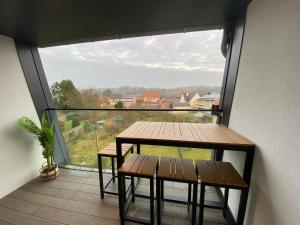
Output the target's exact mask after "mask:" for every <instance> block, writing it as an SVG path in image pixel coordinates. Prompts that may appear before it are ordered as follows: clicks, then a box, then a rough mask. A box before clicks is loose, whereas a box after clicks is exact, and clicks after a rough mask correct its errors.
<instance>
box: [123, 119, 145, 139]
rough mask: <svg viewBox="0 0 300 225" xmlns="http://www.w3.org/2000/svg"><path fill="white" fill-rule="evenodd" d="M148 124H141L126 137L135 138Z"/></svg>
mask: <svg viewBox="0 0 300 225" xmlns="http://www.w3.org/2000/svg"><path fill="white" fill-rule="evenodd" d="M149 125H150V124H149V123H148V122H142V123H140V125H139V126H138V127H136V128H135V130H134V131H133V132H132V133H131V134H130V135H128V137H129V138H132V137H133V138H136V137H137V136H138V135H139V134H140V133H142V132H143V131H144V129H145V128H146V127H147V126H149Z"/></svg>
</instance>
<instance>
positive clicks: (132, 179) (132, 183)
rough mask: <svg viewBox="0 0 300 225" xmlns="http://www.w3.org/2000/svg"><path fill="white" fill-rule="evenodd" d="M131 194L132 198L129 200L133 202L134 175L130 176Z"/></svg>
mask: <svg viewBox="0 0 300 225" xmlns="http://www.w3.org/2000/svg"><path fill="white" fill-rule="evenodd" d="M130 179H131V194H132V199H131V201H132V202H134V201H135V196H134V188H135V187H134V176H131V178H130Z"/></svg>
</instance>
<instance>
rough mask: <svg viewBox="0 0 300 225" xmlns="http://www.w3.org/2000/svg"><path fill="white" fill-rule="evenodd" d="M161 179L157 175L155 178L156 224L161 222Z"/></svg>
mask: <svg viewBox="0 0 300 225" xmlns="http://www.w3.org/2000/svg"><path fill="white" fill-rule="evenodd" d="M160 194H161V181H160V179H159V178H158V177H157V178H156V209H157V212H156V217H157V225H160V224H161V206H160V202H161V196H160Z"/></svg>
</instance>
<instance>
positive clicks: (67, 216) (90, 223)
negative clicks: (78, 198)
mask: <svg viewBox="0 0 300 225" xmlns="http://www.w3.org/2000/svg"><path fill="white" fill-rule="evenodd" d="M115 211H117V210H116V209H115ZM34 215H35V216H38V217H42V218H44V219H48V220H52V221H56V222H60V223H64V224H72V225H82V224H84V225H103V224H105V225H117V224H120V222H119V221H118V220H117V219H116V218H118V217H115V219H114V220H109V219H104V218H99V217H94V216H90V215H85V214H80V213H74V212H70V211H66V210H62V209H56V208H51V207H46V206H42V207H41V208H40V209H39V210H38V211H36V212H35V213H34Z"/></svg>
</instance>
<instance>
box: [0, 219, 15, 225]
mask: <svg viewBox="0 0 300 225" xmlns="http://www.w3.org/2000/svg"><path fill="white" fill-rule="evenodd" d="M0 225H14V224H12V223H8V222H6V221H4V220H2V219H1V218H0Z"/></svg>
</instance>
